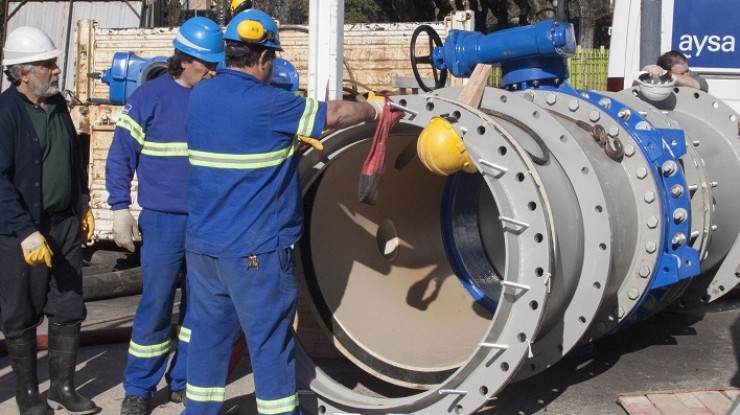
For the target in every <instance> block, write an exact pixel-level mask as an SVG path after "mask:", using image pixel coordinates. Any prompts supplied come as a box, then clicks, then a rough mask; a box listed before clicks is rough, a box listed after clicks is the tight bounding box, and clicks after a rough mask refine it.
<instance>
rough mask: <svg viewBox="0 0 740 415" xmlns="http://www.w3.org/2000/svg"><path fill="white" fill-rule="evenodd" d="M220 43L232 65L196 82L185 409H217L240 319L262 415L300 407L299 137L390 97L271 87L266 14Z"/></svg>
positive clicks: (235, 26) (242, 16)
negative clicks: (321, 95) (344, 97)
mask: <svg viewBox="0 0 740 415" xmlns="http://www.w3.org/2000/svg"><path fill="white" fill-rule="evenodd" d="M224 39H225V51H226V64H225V67H223V68H219V69H218V71H217V73H216V76H215V77H214V79H212V80H210V81H208V82H204V83H202V84H199V85H197V86H196V87H195V88H194V89H193V92H192V94H191V96H190V103H189V106H188V115H187V122H186V129H187V134H188V153H189V159H190V180H189V183H188V211H189V215H190V216H189V222H188V229H187V236H186V244H185V248H186V251H187V254H186V256H187V263H188V272H189V273H190V274H189V276H190V293H191V295H190V309H189V313H190V314H189V316H190V324H191V329H192V338H191V343H190V347H189V351H188V383H187V394H186V397H187V405H186V406H185V411H184V412H183V414H186V415H215V414H218V413H219V409H220V408H221V407H222V405H223V403H224V398H225V392H226V391H225V385H226V377H227V374H228V373H227V372H228V365H229V359H228V356H229V355H230V350H231V345H232V344H233V342H234V339H235V336H236V335H237V334H238V332H239V328H240V327H241V329H242V330H243V331H244V334H245V336H246V338H247V345H248V349H249V354H250V358H251V363H252V369H253V373H254V384H255V395H256V399H257V411H258V413H259V414H262V415H267V414H269V415H286V414H293V415H295V414H300V409H299V403H298V395H297V386H296V375H295V357H294V337H293V332H292V323H293V320H294V317H295V309H296V303H297V297H298V290H297V282H296V279H295V273H294V267H295V263H294V258H293V248H292V247H293V245H294V244H295V243H296V242H297V241H298V239H299V237H300V236H301V231H302V224H303V212H302V200H301V188H300V182H299V177H298V159H299V155H298V153H297V152H296V149H297V148H298V144H299V142H298V139H297V135H304V136H307V137H313V138H318V137H320V135H321V132H322V130H324V129H337V128H346V127H349V126H351V125H354V124H357V123H361V122H364V121H371V120H373V119H377V118H378V117H379V114H380V113H381V112H382V110H383V107H384V105H385V104H386V101H385V98H383V97H375V98H373V99H372V100H368V102H362V103H360V102H350V101H341V100H337V101H328V102H320V101H317V100H314V99H311V98H303V97H300V96H296V95H295V94H293V93H290V92H288V91H286V90H283V89H280V88H276V87H273V86H270V85H269V84H268V81H269V79H270V75H271V72H272V68H273V62H274V59H275V57H276V52H277V51H281V50H282V48H281V46H280V39H279V36H278V28H277V26H276V24H275V22H274V21H273V20H272V18H271V17H270V16H269V15H267V14H266V13H264V12H262V11H259V10H254V9H250V10H246V11H243V12H241V13H239V14H237V15H236V16H234V18H233V19H232V20H231V21H230V22H229V24H228V26H227V27H226V32H225V34H224Z"/></svg>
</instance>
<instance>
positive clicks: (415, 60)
mask: <svg viewBox="0 0 740 415" xmlns="http://www.w3.org/2000/svg"><path fill="white" fill-rule="evenodd" d="M422 32H425V33H426V34H427V35H428V36H429V54H428V55H423V56H417V55H416V40H417V39H418V38H419V35H420V34H421V33H422ZM435 46H442V39H440V37H439V35H438V34H437V31H436V30H434V29H433V28H432V27H431V26H429V25H421V26H419V27H417V28H416V30H414V33H413V34H412V35H411V49H410V52H411V70H412V71H413V72H414V78H416V82H417V83H418V84H419V87H420V88H421V89H422V90H424V92H429V91H433V90H435V89H438V88H442V87H443V86H445V83H446V82H447V69H442V70H439V69H437V67H436V66H434V63H433V62H432V52H433V51H434V47H435ZM419 64H429V66H431V67H432V76H433V77H434V86H433V87H428V86H427V85H426V84H425V83H424V81H423V80H422V79H421V75H419Z"/></svg>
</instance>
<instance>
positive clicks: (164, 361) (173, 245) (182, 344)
mask: <svg viewBox="0 0 740 415" xmlns="http://www.w3.org/2000/svg"><path fill="white" fill-rule="evenodd" d="M186 226H187V215H182V214H173V213H165V212H158V211H154V210H149V209H144V210H142V211H141V214H140V215H139V227H140V228H141V235H142V244H141V271H142V281H143V284H144V286H143V289H142V293H141V300H140V301H139V306H138V307H137V309H136V317H134V327H133V331H132V333H131V343H130V345H129V354H128V360H127V363H126V369H125V370H124V381H123V387H124V390H125V393H126V395H135V396H143V397H147V398H151V397H152V396H154V394H155V393H156V391H157V384H158V383H159V381H160V380H161V379H162V377H163V376H164V377H165V378H166V380H167V383H168V385H169V387H170V389H171V390H182V389H185V383H186V379H185V376H186V372H187V369H186V367H185V366H186V364H187V348H188V342H187V340H186V339H188V338H189V333H190V330H189V329H188V328H187V327H189V322H188V319H187V316H186V313H185V310H186V308H187V282H186V281H185V280H186V279H183V283H182V286H183V288H184V289H183V290H182V297H181V299H180V308H179V310H180V316H179V320H180V325H181V326H185V327H183V328H181V329H179V332H180V333H179V336H178V339H179V340H180V341H179V342H178V344H177V348H176V350H174V351H175V353H170V351H172V349H174V347H173V346H174V343H173V342H172V340H171V335H172V323H171V322H172V309H173V302H174V298H175V292H176V290H177V283H178V279H179V277H180V276H181V275H184V274H185V228H186ZM170 355H171V356H172V359H171V362H169V370H167V368H168V361H169V360H170Z"/></svg>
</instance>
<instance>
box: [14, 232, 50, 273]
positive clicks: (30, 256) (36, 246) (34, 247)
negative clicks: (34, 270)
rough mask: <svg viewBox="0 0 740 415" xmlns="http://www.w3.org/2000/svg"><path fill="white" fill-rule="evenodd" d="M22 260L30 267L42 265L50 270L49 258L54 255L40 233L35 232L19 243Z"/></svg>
mask: <svg viewBox="0 0 740 415" xmlns="http://www.w3.org/2000/svg"><path fill="white" fill-rule="evenodd" d="M21 249H22V250H23V258H24V259H25V260H26V263H27V264H28V265H30V266H32V267H35V266H36V265H38V264H41V263H44V264H46V267H47V268H51V257H52V256H53V255H54V254H53V253H52V252H51V248H49V244H47V243H46V238H44V236H43V235H41V232H39V231H36V232H34V233H32V234H30V235H28V237H26V239H24V240H23V241H22V242H21Z"/></svg>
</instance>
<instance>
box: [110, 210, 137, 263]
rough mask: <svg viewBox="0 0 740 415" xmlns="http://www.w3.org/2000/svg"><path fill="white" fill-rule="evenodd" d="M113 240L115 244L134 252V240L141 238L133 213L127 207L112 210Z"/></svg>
mask: <svg viewBox="0 0 740 415" xmlns="http://www.w3.org/2000/svg"><path fill="white" fill-rule="evenodd" d="M113 240H114V241H115V242H116V245H118V246H120V247H121V248H124V249H126V250H128V251H129V252H134V250H135V249H136V248H135V247H134V241H140V240H141V234H140V233H139V226H138V224H137V223H136V219H134V215H132V214H131V212H130V211H129V210H128V209H119V210H114V211H113Z"/></svg>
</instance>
